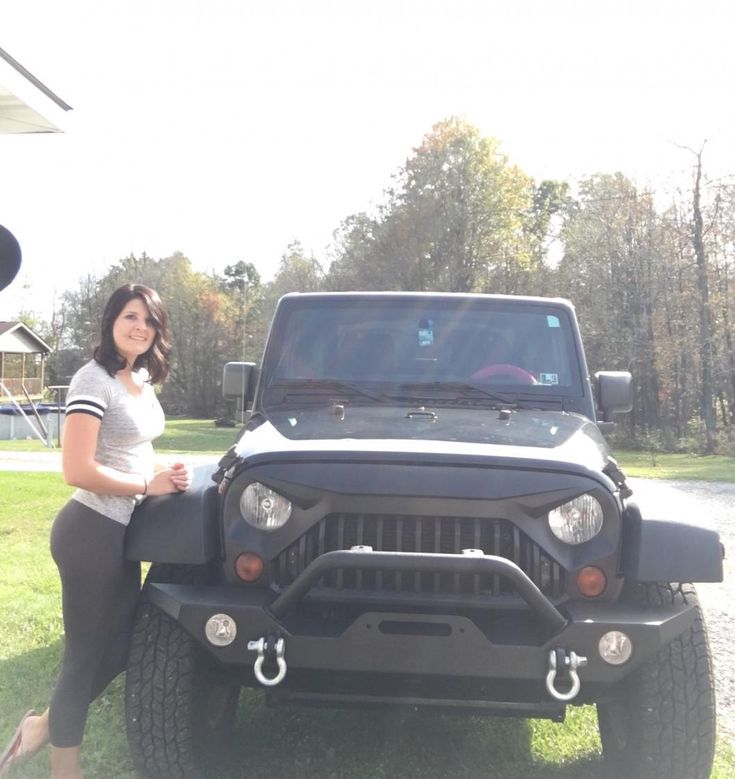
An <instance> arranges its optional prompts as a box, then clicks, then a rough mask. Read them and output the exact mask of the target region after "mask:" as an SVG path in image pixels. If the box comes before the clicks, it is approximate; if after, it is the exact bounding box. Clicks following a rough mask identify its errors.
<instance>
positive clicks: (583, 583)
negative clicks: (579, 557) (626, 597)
mask: <svg viewBox="0 0 735 779" xmlns="http://www.w3.org/2000/svg"><path fill="white" fill-rule="evenodd" d="M577 587H578V588H579V591H580V592H581V593H582V595H585V596H586V597H588V598H596V597H597V596H598V595H602V593H603V592H605V588H606V587H607V576H605V572H604V571H603V570H601V569H600V568H597V567H595V566H594V565H586V566H585V567H584V568H582V570H581V571H580V572H579V573H578V574H577Z"/></svg>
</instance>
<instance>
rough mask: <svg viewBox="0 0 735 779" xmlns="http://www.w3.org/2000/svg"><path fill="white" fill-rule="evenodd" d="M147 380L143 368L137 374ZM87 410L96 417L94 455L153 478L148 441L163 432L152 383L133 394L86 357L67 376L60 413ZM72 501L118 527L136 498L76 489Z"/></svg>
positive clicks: (126, 519) (127, 518)
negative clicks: (64, 402)
mask: <svg viewBox="0 0 735 779" xmlns="http://www.w3.org/2000/svg"><path fill="white" fill-rule="evenodd" d="M139 377H140V378H141V379H145V378H147V374H146V373H145V371H141V372H140V373H139ZM72 414H89V415H90V416H93V417H95V418H97V419H99V420H100V429H99V434H98V436H97V451H96V453H95V459H96V461H97V462H98V463H100V464H101V465H106V466H108V467H110V468H114V469H115V470H118V471H122V472H124V473H135V474H140V475H141V476H144V477H145V478H146V479H148V480H150V479H151V478H152V477H153V470H154V459H153V445H152V443H151V442H152V441H153V439H155V438H157V437H158V436H159V435H161V433H162V432H163V428H164V424H165V421H164V416H163V410H162V409H161V405H160V403H159V402H158V398H157V397H156V393H155V390H154V389H153V386H152V385H151V384H149V383H148V382H147V381H143V383H142V388H141V394H140V395H133V394H132V393H131V392H130V391H129V390H128V388H127V387H126V386H125V384H123V382H122V381H120V379H118V378H117V377H115V376H110V374H109V373H108V372H107V371H106V370H105V369H104V368H103V367H102V366H101V365H100V364H99V363H97V362H95V361H94V360H91V361H90V362H88V363H87V364H86V365H84V366H83V367H82V368H80V369H79V370H78V371H77V372H76V373H75V374H74V376H73V377H72V380H71V383H70V385H69V391H68V393H67V396H66V416H67V417H69V416H71V415H72ZM72 498H73V499H74V500H77V501H78V502H79V503H82V504H84V505H85V506H88V507H89V508H92V509H94V510H95V511H98V512H99V513H100V514H103V515H104V516H106V517H110V518H111V519H114V520H115V521H116V522H120V523H122V524H123V525H127V524H128V523H129V522H130V515H131V514H132V513H133V509H134V508H135V506H136V504H137V503H138V502H139V500H140V498H136V497H134V496H132V495H99V494H97V493H95V492H90V491H89V490H84V489H81V488H80V489H77V490H76V492H75V493H74V494H73V495H72Z"/></svg>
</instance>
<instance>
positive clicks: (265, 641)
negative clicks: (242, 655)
mask: <svg viewBox="0 0 735 779" xmlns="http://www.w3.org/2000/svg"><path fill="white" fill-rule="evenodd" d="M274 643H275V646H274ZM248 649H249V650H250V651H251V652H257V653H258V656H257V658H256V659H255V665H254V666H253V673H254V674H255V678H256V679H257V680H258V681H259V682H260V683H261V684H262V685H263V686H265V687H275V686H276V685H277V684H280V683H281V682H282V681H283V678H284V677H285V676H286V670H287V668H286V660H285V658H284V655H285V653H286V642H285V641H284V640H283V638H279V639H275V636H269V638H265V637H264V636H262V637H261V638H259V639H258V640H257V641H248ZM266 658H267V659H268V660H269V661H271V660H273V659H275V661H276V665H277V666H278V672H277V673H276V675H275V676H271V677H269V676H266V675H265V673H264V672H263V663H264V662H265V661H266Z"/></svg>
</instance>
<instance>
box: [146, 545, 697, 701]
mask: <svg viewBox="0 0 735 779" xmlns="http://www.w3.org/2000/svg"><path fill="white" fill-rule="evenodd" d="M350 567H356V568H361V569H363V570H364V569H368V568H374V569H375V568H378V569H384V570H395V569H396V568H400V569H401V570H407V571H419V570H420V571H437V570H440V571H442V572H454V573H462V574H468V573H469V574H480V573H482V574H487V573H492V574H495V575H501V576H503V577H506V578H508V579H509V580H510V581H511V582H512V584H513V587H514V589H515V590H516V591H517V592H518V594H519V595H520V597H521V598H522V600H523V601H525V604H526V608H525V609H523V608H521V609H520V610H518V609H516V612H518V611H521V612H523V615H524V616H525V617H526V618H527V619H530V620H531V621H532V622H534V623H535V624H536V625H537V626H538V630H537V631H535V633H534V636H535V637H534V638H530V639H529V637H528V635H527V634H524V633H523V631H520V632H519V633H518V635H517V636H515V635H513V634H512V630H511V634H510V635H504V636H503V638H502V641H498V640H493V639H492V638H491V637H489V635H488V633H487V631H486V630H484V629H482V627H481V626H480V625H479V624H478V622H477V621H476V620H475V619H474V618H473V616H472V614H471V613H457V612H451V613H441V612H438V611H437V612H417V611H415V610H410V609H406V610H405V611H402V610H401V609H400V607H396V606H395V605H393V606H391V607H390V608H386V609H385V610H381V609H379V608H378V609H376V608H374V607H368V608H367V609H366V610H363V611H360V612H359V613H357V614H356V615H355V617H354V619H352V620H351V621H350V622H349V624H347V625H344V626H343V628H341V629H339V630H338V631H334V630H329V629H326V628H325V626H324V625H322V624H320V623H319V622H318V620H312V621H311V622H309V621H308V620H300V621H298V622H295V621H294V620H293V619H291V617H293V616H294V615H295V614H298V613H299V612H300V610H301V608H300V607H301V606H302V604H303V603H304V598H305V597H306V596H307V594H308V592H309V590H310V589H311V588H312V587H314V586H316V585H317V583H318V581H319V580H320V578H321V577H322V576H323V575H324V574H325V573H326V572H327V571H329V570H333V569H345V568H350ZM149 597H150V599H151V600H152V601H153V603H155V604H156V605H157V606H158V607H159V608H160V609H162V610H163V611H164V612H165V613H167V614H168V615H169V616H171V617H172V618H173V619H175V620H176V621H177V622H179V623H180V624H181V625H182V627H183V628H184V629H185V630H186V631H187V632H188V633H189V634H191V635H192V636H193V637H194V638H195V639H196V640H197V641H199V642H200V643H201V644H202V645H203V646H204V647H206V649H207V650H208V651H209V652H210V653H211V654H212V655H213V656H214V657H215V658H217V659H218V660H219V661H220V662H222V663H224V664H226V665H230V666H238V667H240V668H242V669H247V668H248V667H252V666H253V664H254V662H255V659H256V654H255V652H254V651H253V650H252V649H249V648H248V643H249V642H251V641H256V640H258V639H259V638H261V637H271V638H273V637H281V638H283V639H284V644H285V656H284V659H285V661H286V663H287V666H288V669H289V672H288V675H287V677H286V678H287V679H288V680H289V682H288V683H286V682H284V686H286V687H288V684H290V682H291V679H293V678H294V677H296V678H298V677H299V675H302V676H303V674H308V672H314V673H319V672H330V673H334V674H339V673H345V674H365V675H368V676H369V675H375V674H378V675H391V674H392V675H409V676H412V677H427V678H434V679H438V678H443V679H445V680H446V679H452V678H454V679H457V680H458V681H461V682H462V683H468V682H469V683H472V682H471V680H476V681H477V683H478V684H482V683H483V682H489V683H493V682H501V683H507V682H508V681H513V680H514V681H516V682H517V683H518V684H519V685H520V686H523V684H524V683H529V684H528V685H527V687H528V689H529V690H535V689H538V690H539V691H540V693H539V694H537V693H535V692H531V693H530V697H531V698H544V696H545V698H546V699H547V700H549V701H551V700H552V697H551V696H550V695H549V694H548V693H547V692H546V691H545V688H544V680H545V678H546V676H547V673H548V671H549V653H550V652H551V651H552V650H556V649H562V650H565V651H566V652H571V651H573V652H574V653H576V654H577V655H579V656H584V657H586V658H587V661H588V662H587V665H586V666H584V667H582V668H580V669H579V671H578V673H579V677H580V681H581V690H580V695H579V696H578V698H577V699H575V703H576V702H585V701H588V700H595V699H597V698H598V697H599V696H600V695H601V694H604V690H605V689H606V688H608V687H610V685H613V684H614V683H615V682H617V681H619V680H620V679H621V678H623V677H624V676H626V675H627V674H629V673H630V672H631V671H632V670H633V669H635V668H636V667H638V666H639V665H640V664H641V663H642V662H645V661H646V660H649V659H650V658H652V657H653V656H654V655H655V653H656V652H657V651H658V649H659V648H660V647H661V646H663V645H664V644H666V643H668V642H669V641H671V640H672V639H673V638H674V637H675V636H677V635H679V634H680V633H682V632H683V631H685V630H687V629H688V628H689V626H690V625H691V623H692V620H693V618H694V611H693V608H692V607H690V606H686V605H685V606H681V607H670V608H665V609H664V608H662V609H649V608H646V609H643V608H639V607H635V606H631V605H627V604H610V603H597V602H594V601H586V602H577V601H575V602H568V603H566V604H565V605H564V606H563V607H562V608H561V609H557V608H556V607H555V606H554V605H553V604H552V603H551V602H550V601H548V600H547V599H546V598H545V596H544V595H543V594H542V593H541V591H540V590H539V589H538V587H536V585H535V584H534V583H533V582H532V581H531V580H530V579H529V578H528V576H527V575H526V574H525V573H524V572H523V571H522V570H521V569H520V568H519V567H518V566H516V565H515V564H514V563H513V562H511V561H509V560H506V559H504V558H501V557H494V556H490V555H481V554H476V555H467V554H462V555H436V554H419V553H403V552H371V551H362V550H356V551H338V552H329V553H327V554H324V555H322V556H321V557H319V558H317V559H316V560H315V561H314V562H313V563H312V564H311V565H309V566H308V568H307V569H306V570H305V571H304V572H303V573H302V574H301V575H300V576H299V577H298V578H297V579H296V581H294V583H293V584H292V585H291V586H290V587H289V588H288V589H287V590H285V591H284V592H282V593H281V594H280V595H279V596H277V597H276V595H275V593H273V592H272V591H270V590H264V589H257V590H256V589H248V588H244V587H242V588H241V587H233V586H211V587H209V586H189V585H178V584H151V585H150V588H149ZM221 613H224V614H227V615H229V616H230V617H231V618H232V619H233V620H234V621H235V623H236V625H237V635H236V637H235V640H234V641H233V642H232V643H231V644H230V645H229V646H224V647H216V646H213V645H211V644H210V643H209V642H208V641H207V639H206V637H205V623H206V622H207V620H208V619H209V618H210V617H211V616H213V615H215V614H221ZM508 624H511V623H508ZM296 625H297V627H296ZM610 630H620V631H623V632H624V633H626V634H627V635H628V636H629V637H630V640H631V642H632V645H633V655H632V657H631V659H630V660H629V661H628V662H627V663H625V664H624V665H622V666H612V665H609V664H608V663H606V662H605V661H603V660H602V658H601V656H600V653H599V649H598V645H599V641H600V638H601V637H602V635H603V634H604V633H606V632H607V631H610ZM233 670H234V669H233ZM485 697H487V695H486V696H485Z"/></svg>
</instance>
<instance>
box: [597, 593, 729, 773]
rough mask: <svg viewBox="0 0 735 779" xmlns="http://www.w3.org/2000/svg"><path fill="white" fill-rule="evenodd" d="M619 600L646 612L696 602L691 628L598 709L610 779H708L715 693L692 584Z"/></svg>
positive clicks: (603, 750)
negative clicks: (648, 608) (617, 778)
mask: <svg viewBox="0 0 735 779" xmlns="http://www.w3.org/2000/svg"><path fill="white" fill-rule="evenodd" d="M624 598H625V600H626V601H627V602H629V603H636V604H638V605H644V606H656V607H660V606H663V605H667V604H670V605H676V604H681V603H693V604H694V605H695V607H696V616H695V619H694V622H693V624H692V626H691V627H690V628H689V630H687V631H686V632H685V633H683V634H682V635H680V636H677V637H676V638H675V639H674V640H673V641H672V642H671V643H670V644H667V645H666V646H664V647H662V648H661V649H660V650H659V652H658V654H657V655H656V657H655V658H653V660H650V661H649V662H647V663H645V664H644V665H643V666H641V667H640V668H639V669H638V670H637V671H635V672H634V673H633V674H631V675H630V676H629V677H628V678H627V679H625V680H624V681H623V682H622V683H621V684H620V685H619V687H618V689H617V690H616V691H615V692H614V693H613V697H612V699H611V700H609V701H606V702H605V703H598V704H597V721H598V724H599V728H600V739H601V741H602V752H603V756H604V759H605V762H606V763H608V765H609V766H610V768H611V769H612V770H611V775H614V776H625V777H630V778H631V779H707V777H709V776H710V773H711V771H712V761H713V759H714V751H715V694H714V683H713V678H712V663H711V660H710V653H709V646H708V643H707V633H706V630H705V626H704V620H703V616H702V611H701V609H700V607H699V602H698V600H697V595H696V592H695V590H694V587H693V586H692V585H691V584H637V585H635V587H633V588H630V590H628V591H627V592H626V593H625V594H624Z"/></svg>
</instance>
